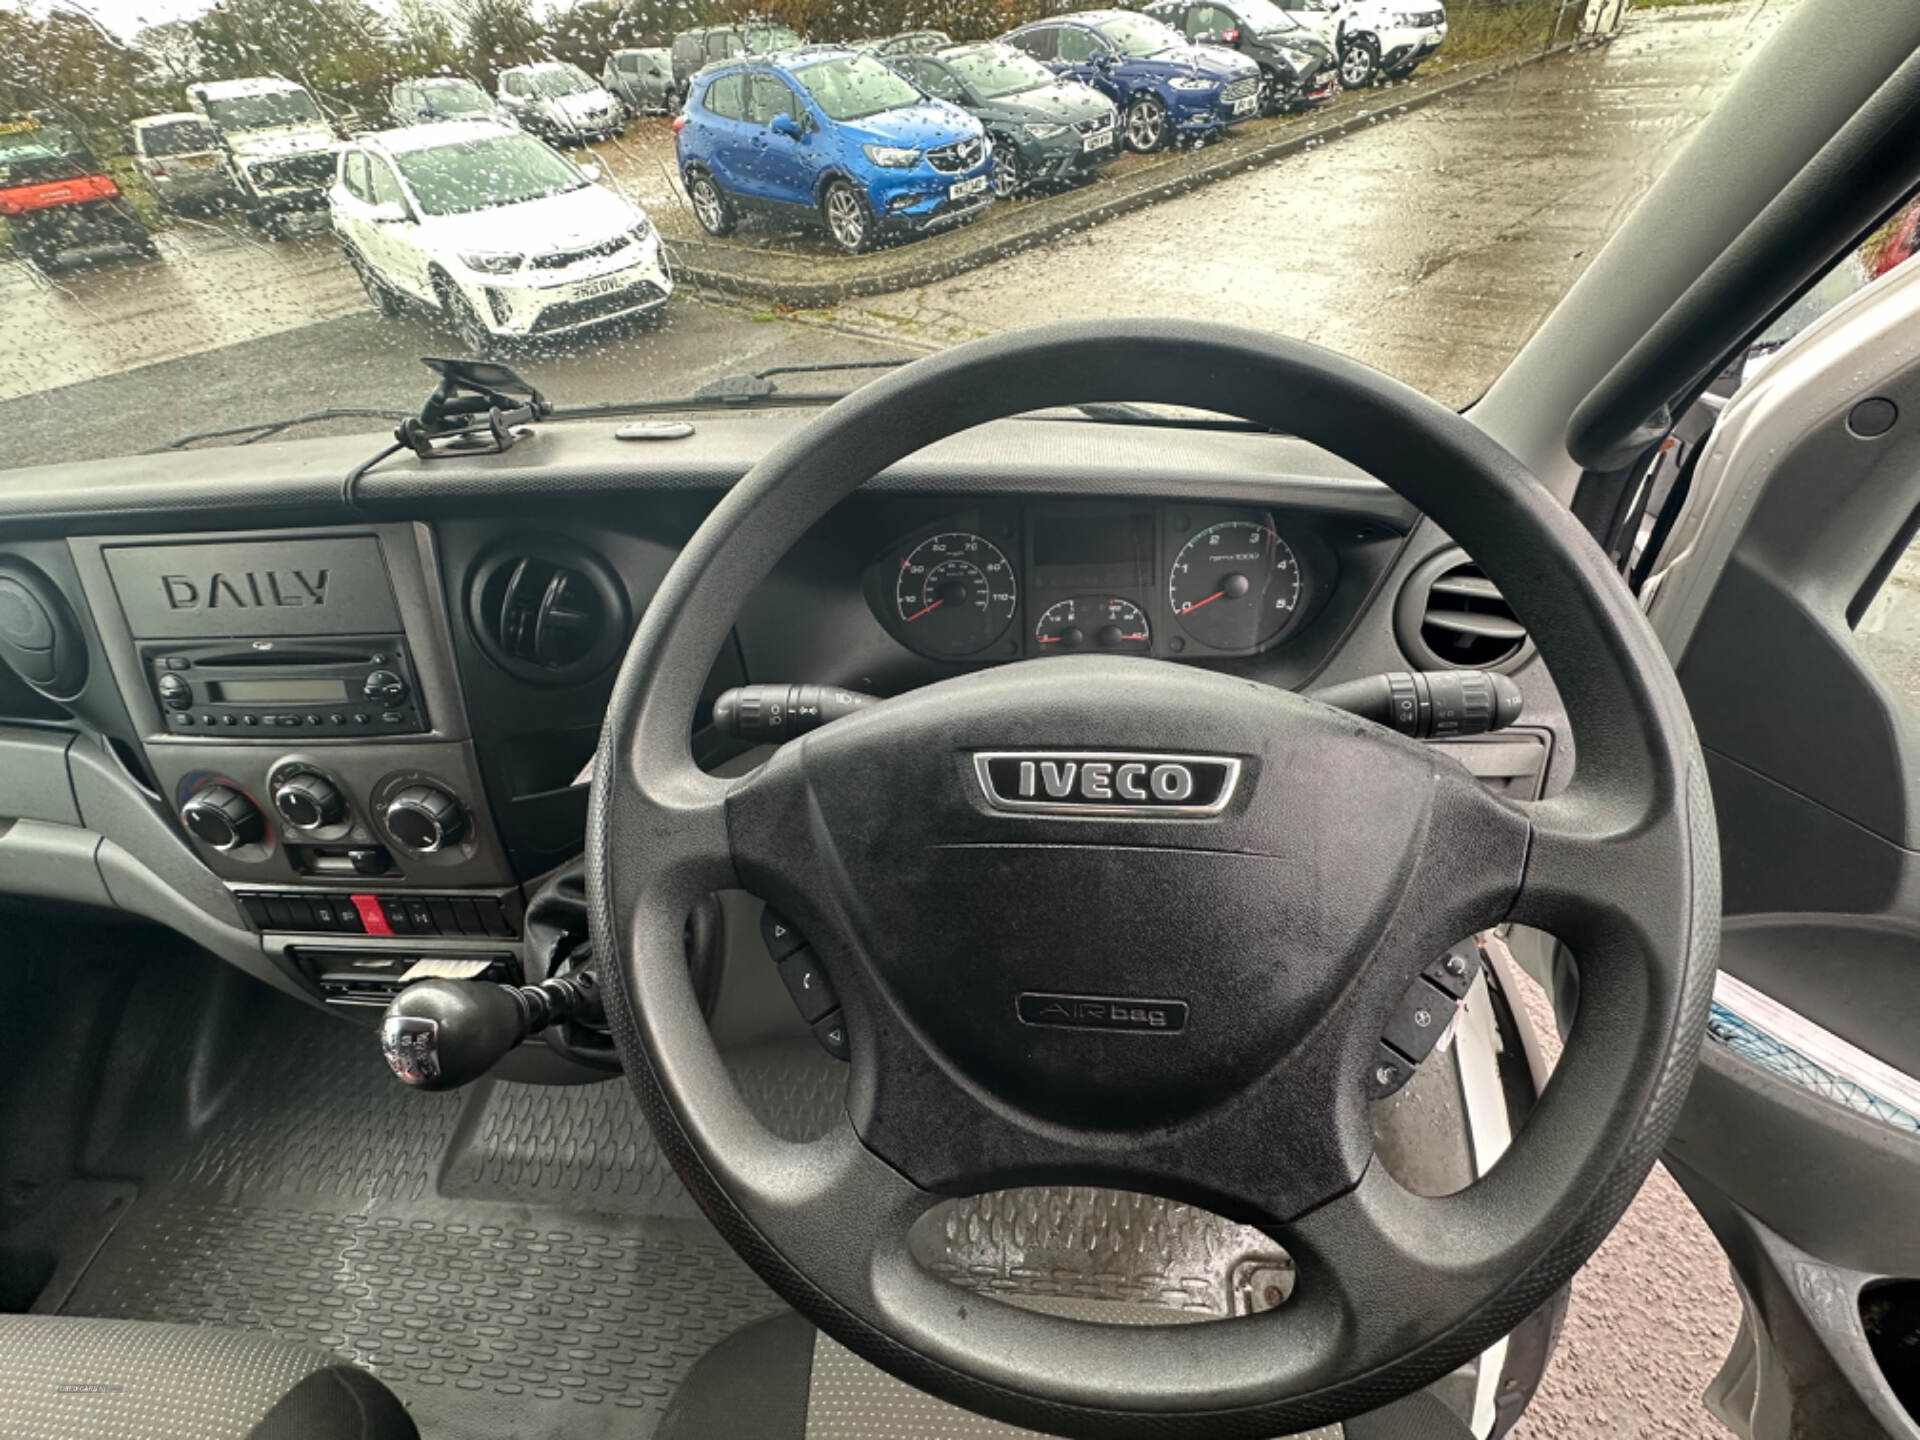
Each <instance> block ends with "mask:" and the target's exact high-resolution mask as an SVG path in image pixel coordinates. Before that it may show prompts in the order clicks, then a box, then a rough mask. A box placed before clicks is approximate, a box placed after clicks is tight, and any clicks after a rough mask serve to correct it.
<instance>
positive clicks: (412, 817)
mask: <svg viewBox="0 0 1920 1440" xmlns="http://www.w3.org/2000/svg"><path fill="white" fill-rule="evenodd" d="M387 833H388V834H390V835H392V836H393V838H394V839H395V840H398V841H399V842H400V843H401V844H402V845H403V846H405V847H406V848H407V849H409V850H412V851H414V852H415V853H417V854H421V855H431V854H433V852H434V851H436V850H444V849H446V848H447V847H448V846H449V845H457V844H458V843H459V842H460V837H461V836H462V835H465V834H466V833H467V812H466V809H465V807H464V806H462V805H461V803H460V801H459V799H458V797H456V796H453V795H450V794H448V793H447V792H446V791H445V790H443V789H441V788H440V787H439V786H438V785H424V784H423V785H409V786H407V787H406V789H404V790H402V791H401V792H400V793H399V794H397V795H395V796H394V797H393V799H391V800H389V801H388V802H387Z"/></svg>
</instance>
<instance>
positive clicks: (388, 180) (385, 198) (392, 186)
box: [367, 157, 407, 210]
mask: <svg viewBox="0 0 1920 1440" xmlns="http://www.w3.org/2000/svg"><path fill="white" fill-rule="evenodd" d="M367 170H368V184H369V185H370V186H371V188H372V193H373V203H374V204H376V205H387V204H393V205H398V206H399V207H400V208H401V209H402V210H404V209H406V208H407V197H406V194H405V192H404V191H402V190H401V188H400V182H399V180H398V179H396V178H395V177H394V173H393V171H392V169H391V168H390V167H389V166H388V165H387V162H386V161H384V160H375V159H373V158H371V157H368V159H367Z"/></svg>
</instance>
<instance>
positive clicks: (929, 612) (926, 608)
mask: <svg viewBox="0 0 1920 1440" xmlns="http://www.w3.org/2000/svg"><path fill="white" fill-rule="evenodd" d="M893 598H894V604H895V606H896V607H898V608H897V612H896V613H897V614H898V615H899V617H900V624H901V625H902V626H903V627H904V628H905V630H906V634H907V640H908V643H910V644H911V645H912V646H913V647H914V648H915V649H917V650H919V651H921V652H923V653H925V654H928V655H940V656H946V657H949V658H958V657H960V656H962V655H972V654H975V653H976V652H978V651H981V650H984V649H986V648H987V646H989V645H991V644H993V642H994V641H995V640H998V639H999V638H1000V636H1001V633H1002V632H1003V631H1005V630H1006V628H1007V625H1008V623H1009V622H1010V621H1011V620H1012V619H1013V609H1014V604H1015V602H1016V601H1017V600H1018V598H1019V590H1018V584H1017V582H1016V581H1015V579H1014V574H1013V566H1012V565H1011V564H1009V563H1008V562H1007V557H1006V556H1005V555H1003V554H1002V553H1001V552H1000V550H999V548H998V547H996V546H995V545H994V544H993V542H992V541H990V540H986V539H984V538H982V537H981V536H979V535H975V534H972V533H970V532H968V531H965V530H949V531H946V532H944V533H942V534H939V535H934V536H931V537H929V538H928V539H925V540H922V541H921V542H920V543H919V544H918V545H916V546H914V547H913V550H912V551H911V552H910V553H909V554H908V555H906V556H905V557H904V558H903V559H902V560H901V561H900V573H899V576H898V577H897V578H896V579H895V581H894V592H893Z"/></svg>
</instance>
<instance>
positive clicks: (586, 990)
mask: <svg viewBox="0 0 1920 1440" xmlns="http://www.w3.org/2000/svg"><path fill="white" fill-rule="evenodd" d="M605 1018H606V1011H605V1009H604V1007H603V1006H602V1005H601V1003H600V985H599V979H598V977H597V976H596V975H595V974H594V972H593V969H592V968H591V966H588V967H586V968H583V969H580V970H576V971H575V972H573V973H572V974H571V975H562V976H559V977H557V978H555V979H552V980H546V981H543V982H541V983H540V984H538V985H497V984H495V983H493V982H492V981H490V980H419V981H416V982H415V983H413V984H412V985H409V986H407V988H406V989H404V990H402V991H401V992H400V993H399V994H398V995H396V996H394V997H393V1003H392V1004H390V1005H388V1006H387V1013H386V1017H385V1018H384V1019H383V1020H382V1021H381V1022H380V1053H381V1054H383V1055H385V1056H386V1057H387V1064H388V1065H389V1066H390V1067H391V1068H392V1070H393V1073H394V1074H395V1075H397V1076H399V1077H400V1079H401V1080H403V1081H404V1082H406V1083H407V1084H408V1085H411V1086H413V1087H414V1088H415V1089H416V1090H457V1089H459V1088H460V1087H461V1086H462V1085H466V1084H470V1083H471V1082H473V1081H475V1080H478V1079H479V1078H480V1077H481V1076H482V1075H484V1074H486V1073H487V1071H489V1070H491V1069H492V1068H493V1067H494V1066H495V1065H498V1064H499V1063H500V1061H501V1060H502V1059H503V1058H504V1057H505V1056H506V1053H507V1052H508V1051H509V1050H511V1049H513V1047H514V1046H516V1045H518V1044H519V1043H520V1042H521V1041H522V1040H524V1039H526V1038H527V1036H529V1035H531V1034H533V1033H534V1032H535V1031H536V1030H544V1029H546V1028H547V1026H549V1025H553V1024H557V1023H559V1022H561V1021H564V1020H584V1021H587V1022H589V1023H592V1024H599V1023H600V1022H602V1021H603V1020H605Z"/></svg>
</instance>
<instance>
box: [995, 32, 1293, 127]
mask: <svg viewBox="0 0 1920 1440" xmlns="http://www.w3.org/2000/svg"><path fill="white" fill-rule="evenodd" d="M1000 38H1001V39H1002V40H1004V41H1005V42H1006V43H1007V44H1009V45H1013V46H1017V47H1018V48H1019V49H1022V50H1024V51H1026V52H1027V54H1029V55H1031V56H1033V58H1034V59H1036V60H1038V61H1040V63H1041V64H1043V65H1046V66H1047V67H1049V68H1050V69H1051V70H1052V71H1053V73H1054V74H1056V75H1060V76H1063V77H1065V78H1067V79H1071V80H1078V81H1080V82H1081V83H1082V84H1086V85H1091V86H1093V88H1094V89H1096V90H1098V91H1100V92H1101V93H1102V94H1104V95H1105V96H1106V97H1107V98H1108V99H1109V100H1111V101H1113V103H1114V104H1115V105H1117V106H1119V107H1120V116H1121V123H1122V126H1123V133H1124V134H1125V136H1126V142H1127V148H1128V149H1129V150H1137V151H1139V152H1141V153H1142V154H1145V153H1146V152H1148V151H1150V150H1158V149H1159V148H1160V147H1161V146H1163V145H1165V144H1166V143H1167V141H1169V140H1170V139H1172V138H1173V137H1174V136H1175V135H1204V134H1208V133H1210V132H1212V131H1215V130H1221V129H1224V128H1225V127H1227V126H1228V125H1232V124H1234V123H1235V122H1237V121H1240V120H1247V119H1251V118H1252V117H1253V116H1255V115H1257V114H1259V113H1260V107H1261V103H1262V101H1263V99H1264V96H1263V94H1262V91H1261V84H1260V67H1259V66H1258V65H1256V64H1254V62H1253V61H1251V60H1249V59H1248V58H1247V57H1246V56H1244V55H1241V54H1237V53H1236V52H1234V51H1231V50H1223V49H1219V48H1217V47H1215V46H1209V45H1193V44H1190V43H1189V42H1188V41H1187V39H1186V38H1185V37H1184V36H1183V35H1181V34H1180V32H1179V31H1177V30H1175V29H1173V28H1172V27H1171V26H1168V25H1165V24H1163V23H1161V22H1160V21H1158V20H1155V19H1153V18H1152V17H1151V16H1148V15H1140V14H1137V13H1135V12H1134V11H1131V10H1082V11H1079V12H1077V13H1075V14H1072V15H1059V16H1056V17H1054V18H1053V19H1051V20H1038V21H1035V22H1034V23H1033V24H1031V25H1023V26H1021V27H1020V28H1019V29H1018V30H1014V31H1011V32H1009V33H1008V34H1006V35H1003V36H1001V37H1000Z"/></svg>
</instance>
